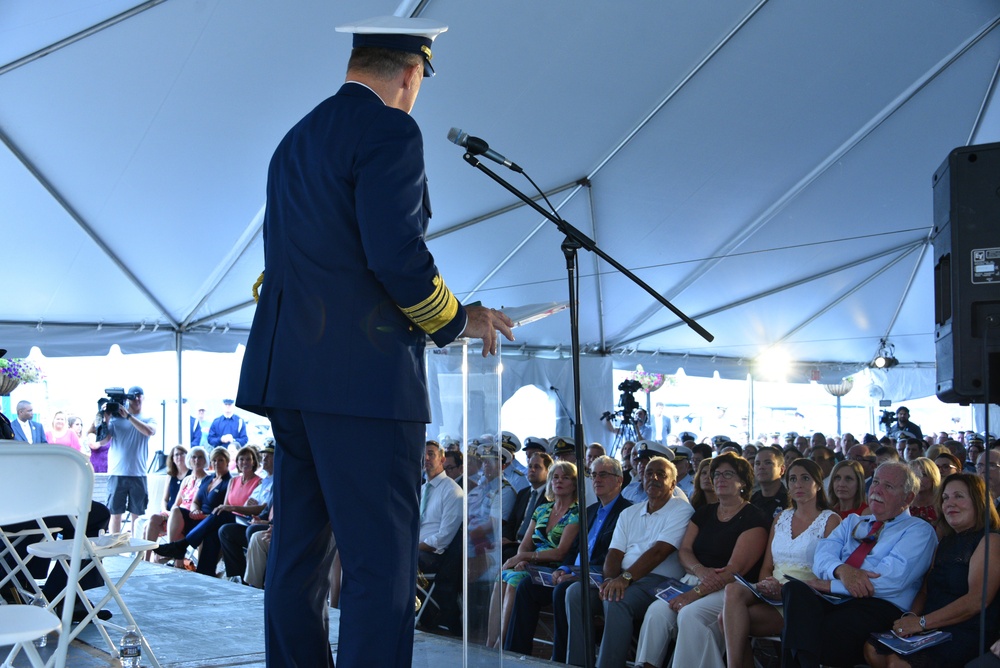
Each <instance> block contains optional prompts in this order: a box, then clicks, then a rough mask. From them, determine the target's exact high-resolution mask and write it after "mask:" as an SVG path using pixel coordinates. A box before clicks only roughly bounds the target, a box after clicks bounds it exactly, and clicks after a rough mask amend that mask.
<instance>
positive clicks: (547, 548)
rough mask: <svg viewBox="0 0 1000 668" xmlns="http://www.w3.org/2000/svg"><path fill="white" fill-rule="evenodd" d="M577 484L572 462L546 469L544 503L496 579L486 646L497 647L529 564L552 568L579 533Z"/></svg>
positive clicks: (502, 636) (505, 629) (560, 560)
mask: <svg viewBox="0 0 1000 668" xmlns="http://www.w3.org/2000/svg"><path fill="white" fill-rule="evenodd" d="M576 486H577V473H576V466H575V465H574V464H571V463H570V462H562V461H560V462H556V463H555V464H553V465H552V466H551V468H549V475H548V482H546V483H545V499H546V503H540V504H538V507H537V508H536V509H535V513H534V515H532V516H531V522H530V523H529V524H528V529H527V531H525V533H524V539H523V540H522V541H521V544H520V545H519V546H518V548H517V554H515V555H514V556H513V557H511V558H510V559H508V560H507V561H506V562H504V565H503V571H502V572H501V573H500V580H501V582H497V584H496V586H495V587H494V589H493V602H492V603H491V604H490V619H489V626H488V633H487V646H489V647H498V646H500V645H501V644H502V642H503V638H504V637H505V636H506V633H507V625H508V623H509V622H510V617H511V614H512V613H513V611H514V591H515V590H516V589H517V585H518V584H520V583H521V582H522V581H524V580H525V579H527V578H529V577H531V575H530V573H529V572H528V565H529V564H537V565H539V566H545V567H551V568H555V567H557V566H559V565H560V563H561V562H562V560H563V559H564V558H565V557H566V555H567V554H569V551H570V549H571V548H572V547H573V541H575V540H576V537H577V536H578V535H579V533H580V509H579V505H578V504H577V502H576ZM498 598H499V600H498ZM501 601H502V603H501Z"/></svg>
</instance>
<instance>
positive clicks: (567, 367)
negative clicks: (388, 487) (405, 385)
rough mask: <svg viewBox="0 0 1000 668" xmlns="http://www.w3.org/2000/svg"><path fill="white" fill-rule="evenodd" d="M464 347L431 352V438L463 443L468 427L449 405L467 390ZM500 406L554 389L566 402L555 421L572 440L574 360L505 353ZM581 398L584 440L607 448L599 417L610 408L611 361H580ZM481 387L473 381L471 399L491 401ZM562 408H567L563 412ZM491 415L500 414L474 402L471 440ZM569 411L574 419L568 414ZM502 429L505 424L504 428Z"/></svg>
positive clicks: (559, 430)
mask: <svg viewBox="0 0 1000 668" xmlns="http://www.w3.org/2000/svg"><path fill="white" fill-rule="evenodd" d="M470 350H472V351H473V353H472V354H478V350H479V349H478V348H477V347H476V346H475V344H474V343H473V344H472V345H470ZM460 351H461V348H460V347H458V346H456V347H449V348H444V349H440V350H433V349H432V350H429V351H428V354H427V377H428V388H429V391H430V396H431V424H430V425H428V427H427V433H428V434H429V435H430V436H431V437H432V438H433V437H436V436H437V435H438V434H441V433H447V434H449V435H451V436H454V437H456V438H459V437H460V435H461V433H462V429H463V425H462V422H461V415H460V414H458V413H457V412H456V413H450V412H449V409H448V408H447V406H449V405H454V404H455V403H457V400H455V398H456V397H457V396H459V393H460V392H461V390H462V387H461V374H462V354H461V352H460ZM502 364H503V371H502V373H501V401H502V402H506V401H507V400H508V399H510V398H511V397H512V396H514V393H515V392H517V390H519V389H520V388H522V387H524V386H526V385H534V386H535V387H537V388H538V389H540V390H541V391H543V392H544V393H546V394H547V395H549V396H552V395H553V394H555V392H554V391H553V390H552V389H550V388H552V387H555V388H557V389H558V394H559V395H560V397H561V399H562V404H561V403H560V402H559V401H558V400H557V401H556V402H555V403H556V406H558V407H559V409H558V411H557V419H556V432H557V434H558V435H562V436H572V434H573V428H572V425H571V420H574V419H575V416H574V415H573V412H574V409H573V405H574V393H573V365H572V360H570V359H568V358H566V357H561V358H558V359H546V358H542V357H539V356H529V355H517V354H505V355H503V358H502ZM580 376H581V379H580V398H581V404H582V411H583V420H582V421H583V428H584V438H585V439H586V441H587V442H588V443H589V442H591V441H599V442H602V443H605V444H607V443H606V442H607V441H608V439H607V438H606V437H607V436H608V435H609V434H608V433H607V432H606V430H605V429H604V425H603V424H602V423H601V420H600V416H601V414H602V413H604V411H606V410H607V409H608V408H607V407H608V397H609V396H610V392H611V359H610V358H607V357H596V356H584V357H583V358H581V360H580ZM477 382H482V381H480V380H477V379H471V378H470V387H469V389H470V393H469V394H470V397H476V396H489V395H488V393H484V392H481V391H480V390H479V389H478V388H477V387H476V386H475V384H476V383H477ZM563 405H564V406H565V408H563ZM484 410H488V411H490V412H494V411H497V410H499V407H497V406H481V405H479V404H477V403H476V400H475V399H473V400H472V401H471V405H470V417H469V421H470V425H469V432H468V433H469V438H475V437H477V436H479V435H480V433H481V432H479V431H477V429H478V424H479V422H480V421H479V420H478V419H477V417H476V413H477V412H480V411H484ZM567 412H568V413H569V414H567ZM501 427H503V425H501ZM532 435H534V436H544V437H548V436H553V435H555V434H520V435H519V436H521V437H522V438H523V437H525V436H532Z"/></svg>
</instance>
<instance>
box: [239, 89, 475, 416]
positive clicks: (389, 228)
mask: <svg viewBox="0 0 1000 668" xmlns="http://www.w3.org/2000/svg"><path fill="white" fill-rule="evenodd" d="M430 215H431V208H430V200H429V197H428V193H427V179H426V176H425V174H424V156H423V139H422V137H421V135H420V129H419V128H418V127H417V124H416V122H415V121H414V120H413V119H412V118H411V117H410V115H409V114H407V113H405V112H403V111H400V110H398V109H394V108H391V107H387V106H386V105H385V104H383V103H382V101H381V100H380V99H379V97H378V96H377V95H376V94H375V93H374V92H373V91H372V90H370V89H369V88H367V87H366V86H363V85H361V84H357V83H346V84H344V85H343V86H342V87H341V89H340V90H339V91H338V92H337V94H336V95H334V96H333V97H331V98H328V99H327V100H325V101H323V102H322V103H320V104H319V106H317V107H316V108H315V109H313V110H312V111H311V112H310V113H309V114H308V115H306V116H305V118H303V119H302V120H301V121H299V122H298V123H297V124H296V125H295V127H293V128H292V129H291V130H289V132H288V134H287V135H285V137H284V139H282V141H281V143H280V144H279V146H278V148H277V150H276V151H275V153H274V156H273V157H272V158H271V164H270V167H269V169H268V179H267V207H266V210H265V215H264V261H265V262H264V268H265V271H264V282H263V285H262V287H261V290H260V299H259V301H258V303H257V310H256V313H255V314H254V320H253V326H252V327H251V330H250V335H249V339H248V341H247V347H246V353H245V355H244V358H243V369H242V373H241V376H240V386H239V392H238V394H237V395H236V404H237V405H238V406H240V407H241V408H245V409H247V410H251V411H254V412H256V413H261V414H263V413H264V412H265V409H266V408H285V409H292V410H302V411H313V412H321V413H330V414H339V415H350V416H356V417H375V418H387V419H393V420H405V421H415V422H429V421H430V408H429V404H428V400H427V386H426V377H425V371H424V360H423V351H424V337H425V333H426V334H429V335H430V336H431V338H432V339H433V341H434V342H435V343H436V344H437V345H439V346H442V345H446V344H448V343H450V342H451V341H453V340H454V339H455V338H456V337H458V335H459V334H461V332H462V331H463V330H464V328H465V324H466V321H467V319H466V315H465V309H463V308H462V306H461V304H459V303H458V300H457V299H455V297H454V295H452V293H451V291H450V290H448V288H447V287H446V286H445V284H444V281H443V279H442V278H441V276H440V274H439V273H438V270H437V267H436V266H435V264H434V258H433V257H431V254H430V252H429V251H428V249H427V246H426V244H425V242H424V232H425V231H426V229H427V223H428V219H429V218H430Z"/></svg>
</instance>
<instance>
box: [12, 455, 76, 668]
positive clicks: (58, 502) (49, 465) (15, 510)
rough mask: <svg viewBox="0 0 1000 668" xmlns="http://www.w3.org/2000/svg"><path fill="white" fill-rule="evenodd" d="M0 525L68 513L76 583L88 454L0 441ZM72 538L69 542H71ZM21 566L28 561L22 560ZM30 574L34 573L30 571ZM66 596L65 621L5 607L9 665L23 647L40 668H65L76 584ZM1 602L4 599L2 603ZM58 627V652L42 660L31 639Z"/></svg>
mask: <svg viewBox="0 0 1000 668" xmlns="http://www.w3.org/2000/svg"><path fill="white" fill-rule="evenodd" d="M0 476H3V479H2V482H0V527H2V526H4V525H7V524H13V523H16V522H27V521H30V520H35V519H39V518H41V517H50V516H54V515H60V516H61V515H65V516H67V517H69V519H70V521H71V522H72V523H73V524H74V526H75V527H77V528H78V530H77V531H76V532H75V533H74V539H73V541H72V544H71V547H70V549H69V554H68V557H67V559H66V560H65V564H64V567H65V568H66V572H67V580H66V581H67V583H75V582H76V581H77V579H78V578H79V575H80V559H81V557H82V556H83V554H84V544H85V542H86V540H87V539H86V536H85V535H84V527H85V526H86V524H87V516H88V515H89V514H90V497H91V494H92V493H93V487H94V470H93V469H92V468H91V466H90V462H89V461H88V460H87V458H86V457H84V456H83V455H81V454H80V453H79V452H76V451H75V450H73V449H72V448H67V447H66V446H64V445H28V444H26V443H16V442H14V441H0ZM67 542H69V541H67ZM19 564H20V566H18V568H20V567H21V566H23V564H24V562H23V561H20V562H19ZM25 575H26V577H27V578H29V579H30V578H31V574H30V573H25ZM60 598H62V599H63V606H62V619H61V620H60V619H59V618H58V617H56V616H55V615H54V614H53V613H52V612H51V611H50V608H51V607H52V605H53V604H52V603H50V604H49V606H48V607H47V608H44V609H43V608H36V607H34V606H30V605H24V604H11V605H0V645H9V644H13V648H12V649H11V650H10V653H9V654H8V655H7V658H6V660H5V661H4V663H3V665H4V666H10V665H12V664H13V661H14V658H15V657H16V656H17V654H18V653H19V652H21V651H22V650H23V651H24V653H25V654H26V655H27V656H28V658H29V660H30V661H31V665H32V666H34V667H35V668H42V667H44V668H49V667H52V666H55V667H56V668H64V666H65V665H66V655H67V652H68V651H69V643H70V626H71V624H72V622H73V606H74V603H75V601H76V587H74V586H69V585H67V587H66V591H65V592H64V594H62V595H60ZM0 602H2V601H0ZM57 629H58V630H59V642H58V644H57V645H56V650H55V652H54V653H53V654H52V656H50V657H49V660H48V661H47V662H46V661H43V660H42V658H41V655H40V654H39V653H38V650H37V649H35V646H34V645H33V644H32V641H33V640H35V639H37V638H40V637H42V636H43V635H46V634H48V633H51V632H52V631H55V630H57Z"/></svg>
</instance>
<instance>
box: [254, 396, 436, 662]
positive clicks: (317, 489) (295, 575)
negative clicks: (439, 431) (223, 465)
mask: <svg viewBox="0 0 1000 668" xmlns="http://www.w3.org/2000/svg"><path fill="white" fill-rule="evenodd" d="M268 417H269V418H270V420H271V428H272V429H273V432H274V438H275V442H276V448H275V468H274V501H273V503H274V529H273V535H272V538H271V549H270V552H269V554H268V560H267V586H266V587H265V589H264V629H265V642H266V654H267V665H268V668H322V667H323V666H328V667H330V668H332V666H333V665H334V662H333V657H332V653H331V650H330V643H329V633H330V631H329V620H328V614H327V613H328V608H327V602H328V599H329V594H330V565H331V563H332V561H333V550H332V549H331V544H332V542H331V537H332V536H331V530H332V533H333V534H335V535H336V537H337V543H336V545H337V549H338V550H339V551H340V559H341V564H342V566H343V588H342V590H341V594H340V631H339V644H338V650H337V665H339V666H340V668H354V667H356V666H379V667H380V668H383V667H384V668H393V667H396V668H409V667H410V664H411V661H412V657H413V621H414V619H413V618H414V601H415V594H416V572H417V539H418V536H419V527H420V503H419V493H420V492H419V490H420V466H421V462H422V459H423V449H424V448H423V443H424V431H425V427H424V425H423V424H422V423H418V422H398V421H393V420H376V419H369V418H357V417H347V416H340V415H328V414H324V413H310V412H303V411H293V410H287V409H270V410H268ZM362 461H363V462H364V467H363V469H362V468H361V467H360V466H359V462H362Z"/></svg>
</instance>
